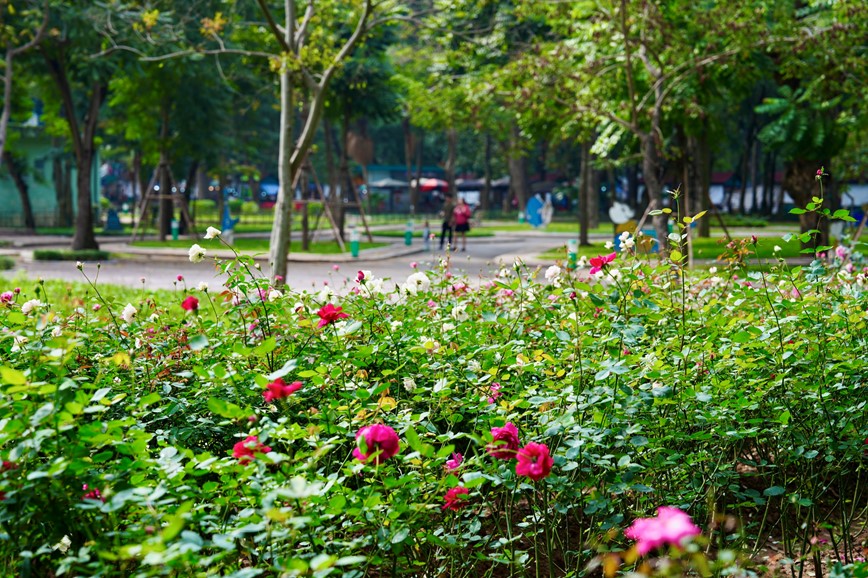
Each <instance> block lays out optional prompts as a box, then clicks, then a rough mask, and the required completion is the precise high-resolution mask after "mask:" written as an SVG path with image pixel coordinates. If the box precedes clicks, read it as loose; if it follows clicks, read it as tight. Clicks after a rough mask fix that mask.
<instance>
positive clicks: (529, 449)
mask: <svg viewBox="0 0 868 578" xmlns="http://www.w3.org/2000/svg"><path fill="white" fill-rule="evenodd" d="M516 458H518V463H517V464H516V465H515V475H517V476H526V477H528V478H530V479H532V480H533V481H535V482H538V481H540V480H542V479H543V478H547V477H548V475H549V474H550V473H551V472H552V466H553V465H554V463H555V462H554V460H553V459H552V456H551V454H550V453H549V447H548V446H547V445H545V444H537V443H533V442H531V443H529V444H527V445H526V446H524V447H523V448H521V449H520V450H518V454H517V455H516Z"/></svg>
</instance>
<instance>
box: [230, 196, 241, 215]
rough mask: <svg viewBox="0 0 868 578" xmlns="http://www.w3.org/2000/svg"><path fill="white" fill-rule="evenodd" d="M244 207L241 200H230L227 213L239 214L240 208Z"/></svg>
mask: <svg viewBox="0 0 868 578" xmlns="http://www.w3.org/2000/svg"><path fill="white" fill-rule="evenodd" d="M243 206H244V201H242V200H241V199H230V200H229V212H231V213H233V214H237V213H240V212H241V208H242V207H243Z"/></svg>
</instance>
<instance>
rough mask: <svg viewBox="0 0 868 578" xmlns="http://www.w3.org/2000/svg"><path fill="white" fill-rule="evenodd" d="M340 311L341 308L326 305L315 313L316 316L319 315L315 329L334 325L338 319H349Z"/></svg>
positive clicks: (329, 304)
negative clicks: (330, 324)
mask: <svg viewBox="0 0 868 578" xmlns="http://www.w3.org/2000/svg"><path fill="white" fill-rule="evenodd" d="M341 309H342V308H341V307H335V306H334V305H332V304H331V303H326V304H325V306H324V307H322V308H321V309H320V310H319V311H317V312H316V314H317V315H319V323H317V327H325V326H326V325H328V324H329V323H334V322H335V321H337V320H338V319H346V318H347V317H349V315H347V314H346V313H344V312H343V311H341Z"/></svg>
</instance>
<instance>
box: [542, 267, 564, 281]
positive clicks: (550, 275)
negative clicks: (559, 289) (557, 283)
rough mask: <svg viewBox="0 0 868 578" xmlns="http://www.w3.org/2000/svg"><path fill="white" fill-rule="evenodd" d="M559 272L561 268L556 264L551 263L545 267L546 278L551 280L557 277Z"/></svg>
mask: <svg viewBox="0 0 868 578" xmlns="http://www.w3.org/2000/svg"><path fill="white" fill-rule="evenodd" d="M560 274H561V268H560V267H558V266H557V265H552V266H551V267H549V268H548V269H546V280H548V281H553V280H555V279H557V278H558V277H559V276H560Z"/></svg>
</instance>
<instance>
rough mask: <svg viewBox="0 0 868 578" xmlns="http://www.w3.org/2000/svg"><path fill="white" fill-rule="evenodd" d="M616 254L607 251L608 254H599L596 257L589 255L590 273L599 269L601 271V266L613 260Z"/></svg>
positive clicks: (594, 272)
mask: <svg viewBox="0 0 868 578" xmlns="http://www.w3.org/2000/svg"><path fill="white" fill-rule="evenodd" d="M617 256H618V253H609V254H608V255H599V256H598V257H591V259H590V260H589V263H590V264H591V270H590V274H591V275H595V274H596V273H598V272H599V271H602V270H603V268H604V267H605V266H606V265H608V264H609V263H611V262H612V261H614V260H615V257H617Z"/></svg>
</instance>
